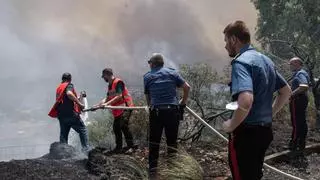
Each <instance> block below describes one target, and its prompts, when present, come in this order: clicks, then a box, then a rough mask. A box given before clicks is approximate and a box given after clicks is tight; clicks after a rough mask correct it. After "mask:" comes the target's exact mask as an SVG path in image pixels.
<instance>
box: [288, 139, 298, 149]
mask: <svg viewBox="0 0 320 180" xmlns="http://www.w3.org/2000/svg"><path fill="white" fill-rule="evenodd" d="M288 148H289V150H290V151H295V150H297V142H294V141H293V140H290V142H289V146H288Z"/></svg>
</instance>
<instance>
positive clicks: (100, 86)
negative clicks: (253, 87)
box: [0, 0, 257, 145]
mask: <svg viewBox="0 0 320 180" xmlns="http://www.w3.org/2000/svg"><path fill="white" fill-rule="evenodd" d="M256 18H257V15H256V11H255V9H254V7H253V5H252V4H251V3H250V1H249V0H245V1H238V0H215V1H213V0H197V1H193V0H117V1H114V0H55V1H51V0H23V1H21V0H0V62H1V65H0V83H1V90H0V92H1V96H0V97H1V101H0V119H1V125H0V134H1V135H0V142H1V144H2V145H8V144H25V143H27V144H28V143H29V144H30V143H33V144H35V143H38V144H43V143H48V141H52V140H57V139H58V130H59V129H58V124H57V121H55V120H51V119H49V118H48V117H47V112H48V110H49V109H50V107H51V105H52V104H53V102H54V94H55V88H56V86H57V85H58V83H59V82H60V77H61V74H62V73H63V72H70V73H72V75H73V82H74V84H75V86H76V88H77V89H78V91H80V90H86V91H87V93H88V97H89V104H93V103H94V102H95V101H98V99H99V98H102V97H103V96H104V95H105V92H104V90H105V83H104V82H103V81H102V79H101V71H102V69H103V68H104V67H111V68H113V69H114V72H115V74H116V76H120V77H121V78H123V79H124V80H125V81H126V82H127V84H128V87H129V89H130V88H131V89H132V88H136V89H140V90H141V89H143V88H142V76H143V74H144V73H146V72H147V71H148V65H147V63H146V61H147V58H148V57H150V55H151V54H152V53H153V52H160V53H163V54H164V56H165V58H166V60H165V64H166V65H167V66H170V67H174V68H177V67H178V65H179V64H182V63H189V64H191V63H196V62H206V63H209V64H210V65H212V66H213V67H214V68H216V69H217V70H218V71H220V70H221V69H222V68H223V67H224V66H225V65H226V64H227V63H228V57H227V53H226V51H225V49H224V41H223V34H222V31H223V28H224V27H225V26H226V25H227V24H228V23H230V22H232V21H234V20H238V19H241V20H244V21H246V22H247V23H248V26H249V27H250V29H251V31H252V32H254V27H255V25H256Z"/></svg>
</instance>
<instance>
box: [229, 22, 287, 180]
mask: <svg viewBox="0 0 320 180" xmlns="http://www.w3.org/2000/svg"><path fill="white" fill-rule="evenodd" d="M223 33H224V35H225V42H226V46H225V48H226V50H227V51H228V53H229V56H230V57H232V58H233V60H232V62H231V65H232V75H231V94H232V100H233V101H237V103H238V109H237V110H235V112H234V113H233V116H232V118H231V119H229V120H227V121H225V122H224V124H223V128H224V131H226V132H228V133H230V138H229V165H230V169H231V172H232V176H233V179H234V180H240V179H241V180H258V179H261V178H262V176H263V173H262V166H263V162H264V156H265V152H266V150H267V148H268V147H269V145H270V143H271V141H272V139H273V135H272V129H271V124H272V116H273V115H275V114H276V113H277V112H278V111H279V110H280V109H281V108H282V107H283V106H284V104H285V103H286V102H288V100H289V98H290V96H291V89H290V87H289V85H288V84H287V82H286V81H285V80H284V78H283V77H282V76H281V75H280V74H279V73H278V72H277V71H276V69H275V65H274V64H273V62H272V61H271V60H270V58H268V57H267V56H265V55H263V54H261V53H259V52H257V51H256V50H255V49H254V48H253V47H252V46H251V45H250V32H249V30H248V28H247V27H246V25H245V23H244V22H242V21H236V22H233V23H230V24H229V25H228V26H227V27H226V28H225V29H224V31H223ZM274 92H278V96H277V97H276V99H275V101H274V103H273V102H272V100H273V93H274Z"/></svg>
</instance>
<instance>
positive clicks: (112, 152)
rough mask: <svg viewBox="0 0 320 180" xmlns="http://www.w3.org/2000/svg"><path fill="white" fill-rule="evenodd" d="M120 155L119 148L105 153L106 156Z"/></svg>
mask: <svg viewBox="0 0 320 180" xmlns="http://www.w3.org/2000/svg"><path fill="white" fill-rule="evenodd" d="M120 153H122V149H121V148H117V147H116V148H114V149H113V150H111V151H109V152H107V154H120Z"/></svg>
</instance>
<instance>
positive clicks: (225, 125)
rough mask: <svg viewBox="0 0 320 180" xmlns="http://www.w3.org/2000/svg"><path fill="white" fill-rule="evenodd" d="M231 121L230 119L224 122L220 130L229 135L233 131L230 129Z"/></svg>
mask: <svg viewBox="0 0 320 180" xmlns="http://www.w3.org/2000/svg"><path fill="white" fill-rule="evenodd" d="M231 121H232V120H231V119H228V120H227V121H224V122H223V124H222V129H223V131H225V132H226V133H231V132H232V131H233V129H232V128H231Z"/></svg>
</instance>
